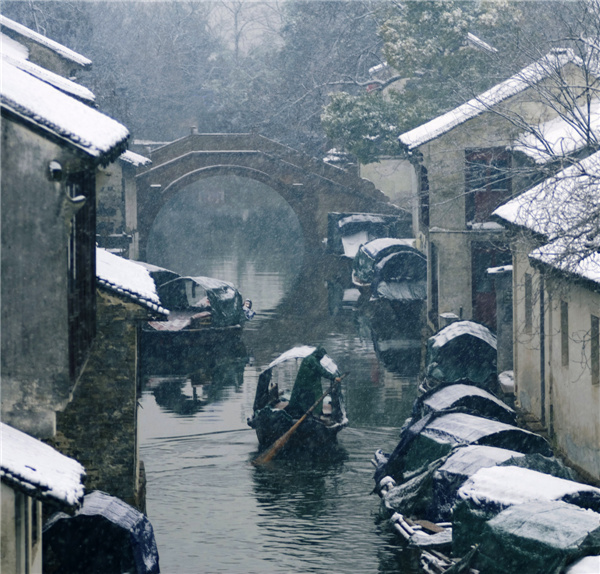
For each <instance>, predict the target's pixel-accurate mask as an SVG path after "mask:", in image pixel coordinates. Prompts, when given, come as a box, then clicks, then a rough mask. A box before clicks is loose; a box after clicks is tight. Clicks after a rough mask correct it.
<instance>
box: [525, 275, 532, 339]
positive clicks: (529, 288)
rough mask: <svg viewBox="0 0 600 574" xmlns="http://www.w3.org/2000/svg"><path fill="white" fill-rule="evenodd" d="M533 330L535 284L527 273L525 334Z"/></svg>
mask: <svg viewBox="0 0 600 574" xmlns="http://www.w3.org/2000/svg"><path fill="white" fill-rule="evenodd" d="M532 329H533V282H532V280H531V274H529V273H525V332H526V333H531V331H532Z"/></svg>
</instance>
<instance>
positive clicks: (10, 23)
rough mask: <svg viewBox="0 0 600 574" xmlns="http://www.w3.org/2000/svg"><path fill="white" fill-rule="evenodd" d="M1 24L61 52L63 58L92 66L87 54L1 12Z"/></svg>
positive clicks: (41, 44) (54, 50) (81, 64)
mask: <svg viewBox="0 0 600 574" xmlns="http://www.w3.org/2000/svg"><path fill="white" fill-rule="evenodd" d="M0 26H2V27H6V28H8V29H10V30H13V31H14V32H17V33H18V34H20V35H21V36H23V37H25V38H29V39H30V40H33V41H34V42H36V43H37V44H39V45H40V46H45V47H46V48H48V49H50V50H52V51H53V52H56V53H57V54H60V55H61V56H62V57H63V58H66V59H67V60H71V61H72V62H75V63H76V64H79V65H80V66H91V65H92V61H91V60H89V59H88V58H86V57H85V56H82V55H81V54H78V53H77V52H74V51H73V50H71V49H69V48H67V47H66V46H63V45H62V44H59V43H58V42H55V41H54V40H50V38H46V36H42V34H38V33H37V32H34V31H33V30H30V29H29V28H27V27H26V26H23V25H22V24H19V23H18V22H15V21H14V20H11V19H10V18H7V17H6V16H2V15H1V14H0Z"/></svg>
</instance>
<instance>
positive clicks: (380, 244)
mask: <svg viewBox="0 0 600 574" xmlns="http://www.w3.org/2000/svg"><path fill="white" fill-rule="evenodd" d="M392 245H401V246H404V247H412V248H414V245H415V239H414V238H408V239H398V238H396V237H380V238H378V239H373V241H369V243H365V245H363V246H362V250H363V251H364V252H365V253H366V254H367V255H368V256H369V257H371V258H372V259H375V258H376V257H377V255H378V254H379V253H380V252H381V251H383V250H384V249H387V248H388V247H391V246H392Z"/></svg>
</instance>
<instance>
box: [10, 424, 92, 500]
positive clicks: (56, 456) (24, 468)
mask: <svg viewBox="0 0 600 574" xmlns="http://www.w3.org/2000/svg"><path fill="white" fill-rule="evenodd" d="M0 439H1V440H0V444H1V456H0V459H1V460H0V476H1V477H2V480H3V481H4V482H6V483H8V484H9V485H11V486H13V487H16V488H19V489H21V490H24V491H25V492H26V493H28V494H29V495H30V496H34V497H36V498H42V499H52V500H54V501H57V502H60V503H63V504H67V505H69V506H76V507H77V506H79V505H80V504H81V501H82V499H83V495H84V487H83V484H82V482H81V481H82V478H83V477H84V476H85V469H84V468H83V466H81V464H79V463H78V462H77V461H76V460H74V459H72V458H69V457H68V456H65V455H63V454H61V453H60V452H58V451H57V450H55V449H53V448H52V447H51V446H48V445H47V444H44V443H43V442H42V441H40V440H38V439H36V438H33V437H32V436H29V435H28V434H26V433H24V432H21V431H19V430H17V429H15V428H13V427H11V426H9V425H7V424H4V423H0Z"/></svg>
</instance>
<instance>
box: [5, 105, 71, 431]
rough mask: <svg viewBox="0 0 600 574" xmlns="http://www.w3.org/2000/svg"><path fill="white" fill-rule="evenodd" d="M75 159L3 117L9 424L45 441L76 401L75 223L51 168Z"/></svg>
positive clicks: (67, 166)
mask: <svg viewBox="0 0 600 574" xmlns="http://www.w3.org/2000/svg"><path fill="white" fill-rule="evenodd" d="M52 160H56V161H58V162H59V163H60V164H61V165H62V167H63V170H64V172H65V173H67V172H68V171H79V170H80V169H81V168H82V166H81V165H80V163H79V160H78V158H77V157H76V156H74V155H73V154H71V153H70V152H69V151H68V150H66V149H65V148H63V147H61V146H59V145H57V144H54V143H52V142H50V141H49V140H48V139H46V138H43V137H41V136H39V135H37V134H36V133H34V132H32V131H30V130H28V129H27V128H25V127H24V126H22V125H21V124H19V123H16V122H13V121H11V120H10V119H7V118H6V117H2V152H1V164H2V188H1V195H2V197H1V211H2V216H1V221H2V287H1V306H2V343H1V353H2V358H1V369H2V371H1V377H2V419H3V421H4V422H6V423H8V424H10V425H12V426H14V427H15V428H18V429H20V430H23V431H25V432H28V433H29V434H32V435H33V436H36V437H38V438H45V437H48V436H51V435H52V434H53V432H54V411H56V410H60V409H61V408H62V407H63V406H64V405H65V404H66V403H67V401H68V400H69V395H70V392H71V381H70V378H69V347H68V336H69V325H68V308H67V305H68V302H67V290H68V288H67V276H68V273H67V245H68V232H69V227H68V221H69V218H66V216H65V208H66V207H67V205H66V201H65V191H64V187H63V185H62V183H60V182H51V181H50V180H49V178H48V163H49V162H50V161H52Z"/></svg>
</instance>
